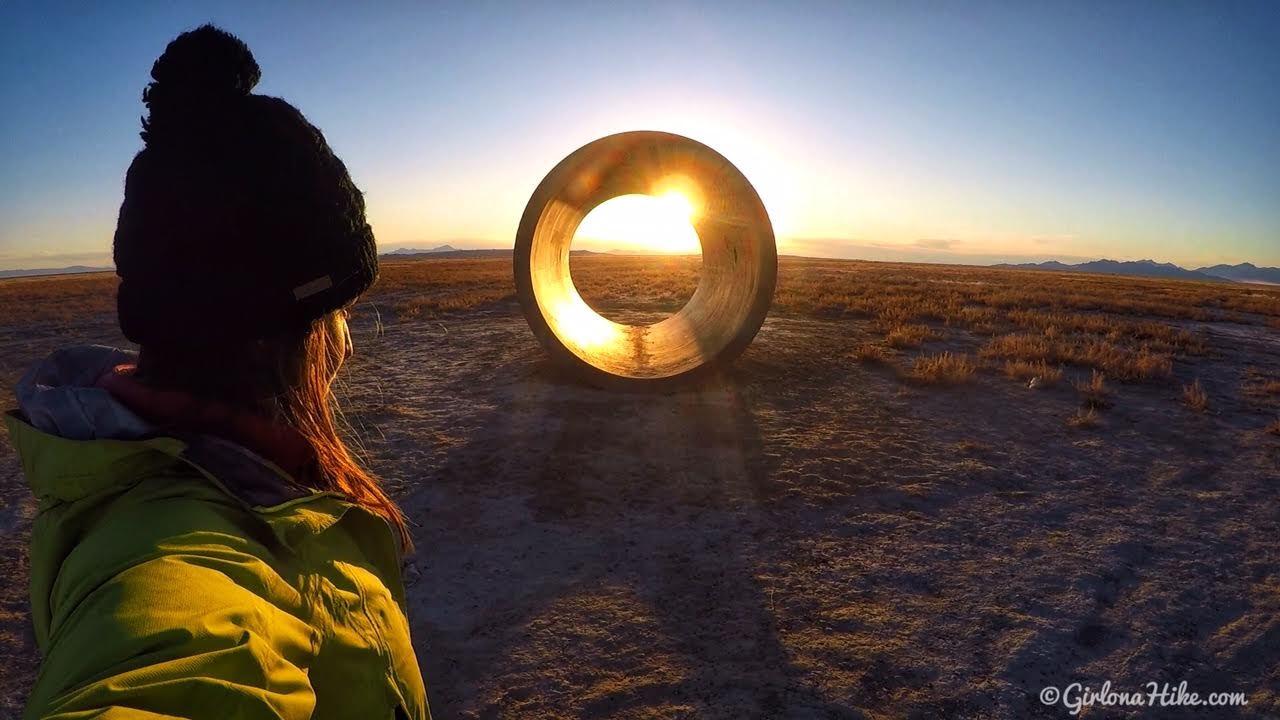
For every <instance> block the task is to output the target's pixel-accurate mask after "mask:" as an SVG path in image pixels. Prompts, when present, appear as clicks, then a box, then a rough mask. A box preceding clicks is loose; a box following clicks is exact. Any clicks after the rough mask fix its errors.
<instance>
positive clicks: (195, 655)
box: [5, 346, 430, 718]
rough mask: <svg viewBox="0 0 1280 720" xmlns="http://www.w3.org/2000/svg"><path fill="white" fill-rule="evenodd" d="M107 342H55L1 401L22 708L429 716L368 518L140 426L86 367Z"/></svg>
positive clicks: (390, 556)
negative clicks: (25, 525)
mask: <svg viewBox="0 0 1280 720" xmlns="http://www.w3.org/2000/svg"><path fill="white" fill-rule="evenodd" d="M122 352H123V351H117V350H114V349H110V348H101V347H98V346H80V347H77V348H72V349H69V350H67V351H61V354H59V353H55V356H54V357H51V358H50V360H49V361H46V362H45V363H43V364H42V365H41V366H39V367H37V368H33V370H32V371H31V372H29V373H28V374H27V376H25V377H24V379H23V381H22V382H21V383H20V384H19V388H18V393H17V394H18V399H19V405H20V408H21V410H20V411H19V412H11V413H9V414H8V415H6V417H5V423H6V425H7V427H8V430H9V435H10V438H11V440H12V442H13V444H14V446H15V448H16V449H17V451H18V454H19V455H20V456H21V459H22V467H23V470H24V472H25V473H26V476H27V480H28V482H29V484H30V486H31V489H32V491H33V492H34V493H35V495H36V498H37V500H38V502H39V506H38V515H37V516H36V519H35V524H34V528H33V530H32V538H31V617H32V620H33V622H34V625H35V635H36V641H37V643H38V645H39V648H40V651H41V653H42V655H43V662H42V664H41V667H40V673H39V676H38V678H37V680H36V683H35V687H34V689H33V690H32V692H31V695H30V697H29V699H28V704H27V712H26V715H27V717H29V718H88V717H93V718H117V717H120V718H123V717H130V718H134V717H156V718H159V717H183V718H206V717H207V718H308V717H314V718H395V717H408V718H428V717H430V712H429V710H428V708H427V701H426V693H425V690H424V688H423V683H422V677H421V675H420V672H419V669H418V664H417V660H416V658H415V656H414V651H413V646H412V644H411V643H410V639H409V626H408V621H407V619H406V616H405V610H404V608H405V600H404V589H403V585H402V583H401V579H400V572H399V552H398V549H397V546H396V543H395V540H394V537H393V535H392V533H391V531H390V528H389V526H388V525H387V523H386V522H385V521H384V520H382V519H381V518H379V517H378V516H376V515H374V514H372V513H369V512H367V511H365V510H363V509H361V508H359V507H357V506H354V505H352V504H351V503H349V502H346V501H345V500H344V499H343V498H341V497H339V496H337V495H334V494H330V493H314V492H310V491H300V490H299V489H298V488H297V486H295V485H293V484H292V482H291V480H290V479H289V478H288V477H287V476H286V475H284V473H283V471H281V470H279V469H278V468H276V467H275V466H274V465H272V464H271V463H269V462H267V461H265V460H263V459H262V458H260V457H258V456H256V455H254V454H252V453H249V452H248V451H245V450H244V449H243V448H240V447H239V446H236V445H233V444H231V443H227V442H225V441H220V440H218V439H217V438H213V437H210V436H192V437H184V438H177V437H165V436H156V435H155V434H154V432H153V431H154V428H147V427H146V424H145V422H144V421H141V420H140V419H139V418H137V417H136V416H133V415H131V414H130V413H129V411H128V410H127V409H125V408H122V407H120V406H119V405H111V398H110V396H109V395H107V394H106V393H105V391H101V390H98V389H96V388H91V387H87V386H86V385H90V384H91V383H86V382H85V379H86V378H88V377H90V376H92V375H94V373H96V372H99V371H100V369H101V367H102V366H105V364H106V363H110V362H115V361H116V360H118V359H119V356H118V355H115V354H114V353H122ZM37 426H39V427H41V428H42V429H37ZM86 435H88V436H89V437H84V436H86ZM104 435H106V436H107V437H104ZM68 436H70V437H68ZM77 436H79V437H77ZM111 436H115V437H111Z"/></svg>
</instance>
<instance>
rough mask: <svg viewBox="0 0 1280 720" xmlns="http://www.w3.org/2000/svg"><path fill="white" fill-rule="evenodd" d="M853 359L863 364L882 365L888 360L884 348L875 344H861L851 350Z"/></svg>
mask: <svg viewBox="0 0 1280 720" xmlns="http://www.w3.org/2000/svg"><path fill="white" fill-rule="evenodd" d="M852 355H853V358H854V359H855V360H858V361H859V362H864V363H882V362H886V361H887V360H888V359H889V355H888V353H886V352H885V351H884V348H883V347H882V346H880V345H877V344H875V343H862V344H861V345H859V346H858V347H856V348H854V349H853V353H852Z"/></svg>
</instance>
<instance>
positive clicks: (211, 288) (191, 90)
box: [114, 25, 378, 346]
mask: <svg viewBox="0 0 1280 720" xmlns="http://www.w3.org/2000/svg"><path fill="white" fill-rule="evenodd" d="M151 77H152V78H153V79H154V82H152V83H150V84H149V85H148V86H147V88H146V90H144V91H143V93H142V100H143V102H144V103H145V104H146V106H147V108H148V110H149V114H148V116H147V117H146V118H144V119H143V121H142V127H143V132H142V139H143V141H144V143H145V147H144V148H143V149H142V151H141V152H139V153H138V154H137V156H136V157H134V159H133V164H132V165H130V166H129V172H128V175H127V176H126V178H125V189H124V202H123V203H122V204H121V206H120V219H119V223H118V224H117V226H116V233H115V243H114V255H115V264H116V274H118V275H119V276H120V286H119V292H118V296H117V305H118V310H119V315H120V328H121V330H122V331H123V332H124V335H125V337H127V338H129V339H130V340H132V341H134V342H136V343H138V344H139V345H144V346H145V345H206V344H210V345H212V344H217V343H224V342H229V341H230V342H236V341H249V340H255V339H263V338H270V337H275V336H278V335H280V334H283V333H286V332H290V331H297V330H301V329H303V328H305V327H306V326H307V325H308V324H309V323H310V322H311V321H312V320H314V319H316V318H319V317H321V316H323V315H325V314H326V313H329V312H332V311H334V310H337V309H338V308H340V307H342V306H344V305H345V304H347V303H348V302H350V301H351V300H353V299H355V298H356V297H357V296H359V295H360V294H361V293H363V292H364V291H365V290H367V289H368V288H369V286H370V285H372V284H373V282H374V280H376V279H377V276H378V254H377V246H376V245H375V244H374V239H373V230H372V229H371V228H370V227H369V224H368V223H367V222H366V221H365V213H364V198H363V196H362V195H361V193H360V190H359V189H358V188H357V187H356V186H355V184H354V183H352V182H351V177H350V176H349V175H348V174H347V169H346V167H345V166H344V165H343V164H342V161H341V160H339V159H338V158H337V157H336V156H335V155H334V154H333V151H332V150H330V149H329V146H328V144H327V143H325V140H324V136H323V135H322V134H321V133H320V130H319V129H317V128H316V127H315V126H313V125H312V124H311V123H309V122H307V119H306V118H305V117H303V115H302V113H300V112H298V110H297V109H296V108H294V107H293V106H292V105H290V104H289V103H287V102H285V101H284V100H281V99H279V98H275V97H268V96H265V95H254V94H252V92H251V91H252V90H253V88H254V86H255V85H256V84H257V83H258V79H259V78H260V77H261V72H260V71H259V69H258V63H257V62H256V61H255V60H254V59H253V55H252V54H251V53H250V52H249V48H248V47H246V46H245V44H244V43H243V42H241V41H240V40H239V39H238V38H236V37H235V36H233V35H230V34H229V33H227V32H224V31H223V30H220V29H218V28H216V27H213V26H211V25H205V26H203V27H200V28H197V29H195V30H192V31H190V32H186V33H183V34H181V35H179V36H178V37H177V38H176V39H175V40H174V41H173V42H171V43H169V46H168V47H167V48H165V51H164V54H163V55H161V56H160V58H159V59H158V60H156V62H155V65H153V66H152V68H151Z"/></svg>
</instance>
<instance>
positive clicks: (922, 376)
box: [911, 352, 978, 385]
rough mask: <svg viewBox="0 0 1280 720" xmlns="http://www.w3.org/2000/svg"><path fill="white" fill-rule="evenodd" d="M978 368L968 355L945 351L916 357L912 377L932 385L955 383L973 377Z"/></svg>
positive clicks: (912, 367)
mask: <svg viewBox="0 0 1280 720" xmlns="http://www.w3.org/2000/svg"><path fill="white" fill-rule="evenodd" d="M977 369H978V366H977V365H975V364H974V362H973V359H972V358H970V357H969V356H968V355H963V354H961V355H953V354H951V353H949V352H944V353H939V354H937V355H922V356H920V357H918V358H916V360H915V363H914V364H913V365H912V366H911V378H912V379H914V380H917V381H919V382H922V383H928V384H930V385H954V384H957V383H962V382H965V381H966V380H968V379H969V378H971V377H973V374H974V373H975V372H976V371H977Z"/></svg>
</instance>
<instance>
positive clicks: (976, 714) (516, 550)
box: [0, 256, 1280, 718]
mask: <svg viewBox="0 0 1280 720" xmlns="http://www.w3.org/2000/svg"><path fill="white" fill-rule="evenodd" d="M573 270H574V274H575V280H576V281H577V282H578V284H579V286H580V288H581V289H582V293H583V295H584V297H586V298H587V300H588V302H590V303H592V304H593V305H595V306H596V307H597V309H599V310H601V311H602V312H604V313H605V314H608V315H611V316H613V317H615V318H622V319H627V320H632V321H635V322H642V321H652V320H653V319H656V318H657V317H661V316H662V315H663V314H666V313H670V312H673V311H674V310H676V309H677V308H678V307H679V306H680V304H681V303H682V302H683V301H684V299H685V298H686V297H687V296H688V295H689V294H690V293H691V292H692V289H693V287H694V284H695V283H696V278H697V272H698V261H697V260H696V259H693V258H669V257H664V258H654V257H647V258H646V257H629V258H623V257H610V256H590V257H586V256H584V257H575V258H574V260H573ZM510 273H511V264H510V260H509V259H436V260H403V261H393V262H387V263H385V264H384V266H383V277H382V279H381V280H380V281H379V283H378V285H377V286H375V288H374V289H373V290H372V291H371V292H370V293H369V294H368V295H367V297H366V298H365V300H364V301H362V302H361V304H360V305H359V306H358V311H357V314H356V316H355V318H353V321H352V323H353V329H354V333H355V346H356V357H355V358H354V359H353V361H352V363H351V365H350V366H349V367H348V368H347V370H345V371H344V372H345V375H344V380H343V387H342V401H343V405H344V408H345V414H346V417H347V419H348V421H349V422H350V424H351V426H352V430H353V433H354V434H355V435H356V436H358V437H359V438H360V439H361V440H362V442H363V445H364V447H365V448H366V452H367V456H368V461H369V462H370V464H371V465H372V467H373V469H374V470H375V471H376V472H377V473H378V474H379V475H380V476H381V477H383V478H384V479H385V481H386V482H387V483H388V484H389V486H390V487H392V488H393V490H394V494H395V495H396V497H397V498H398V499H399V501H400V502H401V503H402V504H403V507H404V509H405V512H406V514H407V515H408V517H409V518H410V519H411V520H412V522H413V524H414V528H413V529H414V540H415V542H416V545H417V551H416V554H414V555H413V556H412V557H410V558H408V559H407V560H406V578H407V583H408V598H409V608H408V613H409V617H410V620H411V623H412V626H413V632H414V640H415V643H416V648H417V652H418V656H419V659H420V661H421V663H422V669H423V674H424V676H425V678H426V681H427V688H428V694H429V697H430V701H431V704H432V709H433V711H434V712H435V714H436V716H437V717H439V718H457V717H461V718H583V717H610V718H757V717H759V718H899V717H909V718H1027V717H1033V718H1034V717H1068V716H1069V714H1068V709H1067V708H1066V707H1064V706H1063V705H1062V704H1057V705H1054V706H1046V705H1043V704H1042V703H1041V702H1040V700H1039V699H1038V698H1039V694H1040V692H1041V691H1042V689H1044V688H1045V687H1047V686H1056V687H1059V688H1065V687H1067V686H1069V685H1070V684H1071V683H1075V682H1079V683H1082V684H1084V685H1087V686H1090V687H1091V688H1094V689H1099V688H1101V687H1102V685H1103V684H1104V682H1107V681H1110V683H1111V686H1112V687H1113V688H1114V689H1117V690H1123V691H1140V690H1144V689H1145V688H1146V684H1147V683H1148V682H1159V683H1164V682H1168V683H1171V684H1175V685H1176V684H1177V683H1179V682H1181V681H1184V680H1185V681H1186V682H1187V688H1188V689H1189V690H1190V691H1194V692H1197V693H1199V694H1200V695H1201V696H1202V697H1203V696H1205V695H1207V694H1208V693H1214V692H1239V693H1244V695H1245V697H1246V698H1247V701H1248V705H1246V706H1244V707H1234V708H1208V707H1199V708H1186V707H1182V708H1177V707H1166V708H1147V707H1130V708H1119V707H1111V708H1102V707H1094V708H1087V709H1086V710H1085V712H1084V713H1083V714H1082V716H1084V717H1091V718H1100V717H1194V718H1212V717H1254V718H1266V717H1277V716H1280V504H1278V503H1277V497H1276V493H1277V487H1280V485H1278V481H1280V288H1276V287H1266V286H1260V285H1244V284H1230V283H1194V282H1175V281H1154V280H1142V279H1135V278H1125V277H1108V276H1096V275H1083V274H1054V273H1048V272H1033V271H1019V270H997V269H983V268H969V267H956V266H931V265H908V264H887V263H865V262H852V261H849V262H846V261H830V260H809V259H801V258H790V257H785V258H783V259H782V261H781V263H780V268H779V287H778V291H777V294H776V297H775V303H774V309H773V311H772V312H771V314H770V316H769V319H768V320H767V321H766V323H765V325H764V327H763V328H762V329H761V331H760V333H759V335H758V337H757V338H756V340H755V342H754V343H753V344H752V345H751V347H750V348H749V349H748V350H747V351H746V353H745V354H744V355H743V356H742V357H741V358H740V359H739V360H738V361H737V362H736V363H734V364H733V365H732V366H730V367H727V368H724V369H723V371H722V372H720V373H719V374H718V375H717V376H715V377H713V378H711V379H710V380H709V381H707V382H706V383H704V384H701V385H699V386H697V387H693V388H689V389H687V390H684V391H681V392H677V393H673V394H669V395H619V394H615V393H610V392H605V391H601V390H596V389H593V388H591V387H584V386H581V385H579V384H577V383H576V382H575V381H574V380H573V379H572V378H570V377H566V376H565V375H564V374H563V373H562V372H560V371H559V370H558V369H557V368H556V367H554V366H551V365H550V364H549V363H548V362H547V361H546V360H545V359H544V355H543V352H542V350H541V348H540V347H539V346H538V345H537V343H536V341H535V340H534V338H533V335H532V333H531V332H530V331H529V329H528V327H527V326H526V324H525V322H524V320H523V317H522V316H521V314H520V311H519V308H518V306H517V304H516V302H515V298H514V291H513V289H512V283H511V277H510ZM113 288H114V277H113V276H112V275H109V274H105V275H88V276H76V277H63V278H55V279H39V278H37V279H23V280H11V281H6V282H3V283H0V301H2V302H3V304H4V307H5V308H6V309H5V310H4V315H3V316H0V347H2V348H3V352H2V353H0V381H2V382H3V386H4V389H5V393H6V396H5V400H6V403H7V406H9V407H11V406H13V397H12V393H11V391H10V390H9V389H10V388H11V387H12V385H13V382H14V381H16V380H17V378H18V376H19V375H20V374H21V372H22V370H23V369H25V368H26V367H27V366H29V365H30V364H31V363H33V362H35V361H37V360H38V359H40V358H41V357H43V356H44V355H45V354H46V353H47V352H48V351H50V350H51V349H53V348H55V347H58V346H60V345H64V344H70V343H80V342H101V343H110V344H117V345H122V346H124V345H127V343H125V341H124V340H123V338H121V337H120V336H119V333H118V330H117V329H116V326H115V318H114V301H113V296H112V292H113ZM33 512H34V505H33V502H32V500H31V498H30V494H29V492H28V491H27V490H26V487H25V485H24V481H23V478H22V476H21V473H20V470H19V465H18V462H17V459H16V458H15V457H14V454H13V451H12V449H11V447H10V446H9V445H8V444H7V443H3V444H0V545H2V547H0V563H3V566H2V571H3V574H4V576H5V578H6V580H7V582H6V583H5V584H4V585H3V587H0V642H2V643H3V652H4V657H3V660H2V661H0V716H5V715H6V714H13V715H16V714H17V713H18V712H20V710H21V707H22V703H23V699H24V695H25V692H26V688H27V687H28V686H29V684H30V682H31V681H32V678H33V676H34V673H35V669H36V667H37V664H38V656H37V653H36V651H35V648H34V643H33V640H32V637H31V633H30V629H29V621H28V617H27V596H26V592H27V588H26V576H27V573H26V555H25V552H26V550H25V547H26V542H27V537H28V533H29V530H30V526H31V520H32V515H33Z"/></svg>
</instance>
